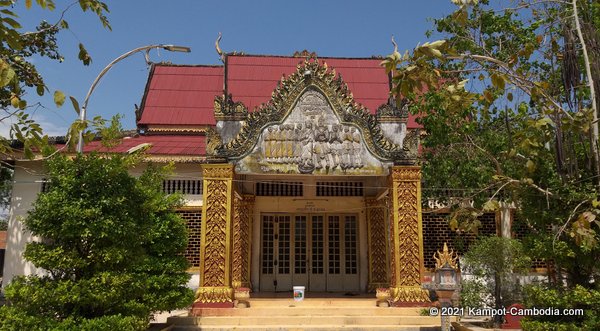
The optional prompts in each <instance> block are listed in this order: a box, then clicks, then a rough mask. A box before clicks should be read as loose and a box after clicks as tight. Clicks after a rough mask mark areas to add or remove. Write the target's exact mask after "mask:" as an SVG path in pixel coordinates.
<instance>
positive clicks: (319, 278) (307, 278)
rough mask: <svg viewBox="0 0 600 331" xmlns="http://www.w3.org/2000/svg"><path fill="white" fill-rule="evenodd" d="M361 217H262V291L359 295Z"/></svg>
mask: <svg viewBox="0 0 600 331" xmlns="http://www.w3.org/2000/svg"><path fill="white" fill-rule="evenodd" d="M358 238H359V236H358V216H357V215H356V214H262V215H261V251H260V252H261V261H260V263H261V264H260V290H261V291H291V290H292V286H305V287H306V289H307V291H314V292H325V291H327V292H333V291H359V289H360V284H359V263H358V260H359V258H358V251H359V243H358Z"/></svg>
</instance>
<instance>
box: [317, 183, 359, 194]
mask: <svg viewBox="0 0 600 331" xmlns="http://www.w3.org/2000/svg"><path fill="white" fill-rule="evenodd" d="M363 194H364V188H363V183H362V182H317V196H318V197H360V196H363Z"/></svg>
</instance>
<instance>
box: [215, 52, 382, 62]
mask: <svg viewBox="0 0 600 331" xmlns="http://www.w3.org/2000/svg"><path fill="white" fill-rule="evenodd" d="M225 55H226V56H242V57H278V58H298V59H300V60H302V59H305V58H306V57H305V56H294V55H269V54H246V53H244V54H240V53H236V52H230V53H225ZM316 59H317V60H318V59H340V60H384V59H385V56H383V55H372V56H370V57H343V56H319V54H317V57H316Z"/></svg>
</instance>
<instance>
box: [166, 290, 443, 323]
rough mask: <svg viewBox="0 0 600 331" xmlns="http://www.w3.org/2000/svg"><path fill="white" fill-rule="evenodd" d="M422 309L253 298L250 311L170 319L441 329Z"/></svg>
mask: <svg viewBox="0 0 600 331" xmlns="http://www.w3.org/2000/svg"><path fill="white" fill-rule="evenodd" d="M420 310H421V308H380V307H376V306H375V300H374V298H307V299H304V301H302V302H295V301H293V300H292V299H287V298H286V299H282V298H258V299H255V298H253V299H250V308H206V309H203V310H202V312H201V316H198V317H170V318H169V319H168V320H167V324H168V325H170V328H169V330H174V331H176V330H185V331H188V330H268V331H275V330H290V331H291V330H294V331H295V330H328V331H329V330H406V331H408V330H411V331H413V330H415V331H416V330H420V331H424V330H439V329H440V318H439V317H429V316H420V314H419V312H420Z"/></svg>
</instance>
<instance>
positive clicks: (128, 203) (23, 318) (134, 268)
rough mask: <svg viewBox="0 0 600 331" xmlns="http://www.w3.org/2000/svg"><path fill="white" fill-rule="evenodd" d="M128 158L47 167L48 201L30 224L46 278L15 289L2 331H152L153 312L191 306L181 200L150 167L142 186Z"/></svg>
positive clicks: (40, 203)
mask: <svg viewBox="0 0 600 331" xmlns="http://www.w3.org/2000/svg"><path fill="white" fill-rule="evenodd" d="M132 165H133V164H132V160H131V159H130V158H128V157H123V156H111V157H108V158H107V157H101V156H98V155H87V156H81V155H80V156H78V157H77V158H75V159H73V160H70V159H68V158H66V157H62V156H56V157H54V158H52V159H51V160H50V161H49V162H47V168H48V171H49V181H50V182H49V191H48V192H47V193H42V194H40V195H39V197H38V199H37V201H36V202H35V203H34V204H33V209H32V210H31V211H30V212H29V213H28V216H27V218H26V219H25V220H24V221H23V222H24V225H25V227H26V228H27V230H28V231H31V233H32V234H33V235H35V236H37V237H40V238H43V240H42V241H40V242H32V243H29V244H27V246H26V249H25V253H24V256H25V258H26V259H27V260H28V261H30V262H32V263H33V264H34V265H35V266H36V267H38V268H42V269H44V270H45V271H46V274H45V275H35V276H28V277H19V278H16V279H15V280H13V281H12V282H11V283H10V284H9V285H8V286H7V287H6V291H5V292H6V298H7V301H9V302H10V305H8V306H5V307H2V308H0V329H3V330H16V329H20V330H48V329H72V330H79V329H90V330H92V329H94V330H98V329H104V330H108V329H114V330H143V329H145V327H146V326H147V323H148V318H149V316H150V313H151V312H153V311H162V310H173V309H176V308H182V307H185V306H187V305H189V304H190V303H191V300H192V298H193V294H192V292H191V290H189V289H188V288H187V287H186V284H187V281H188V279H189V275H188V274H187V272H186V269H187V261H186V259H185V258H184V257H183V251H184V250H185V247H186V244H187V234H186V229H185V224H184V221H183V220H182V219H181V218H180V217H179V216H177V214H176V213H175V212H174V208H175V207H177V206H178V205H179V204H180V203H181V200H180V199H181V198H180V197H179V196H177V195H169V196H166V195H165V194H164V193H163V192H162V189H161V185H162V179H163V174H162V173H161V171H159V169H158V168H156V167H154V166H152V165H151V166H149V167H148V168H147V169H146V170H145V171H144V173H143V174H142V175H141V176H140V177H138V178H136V177H132V176H131V175H130V174H129V173H128V167H130V166H132Z"/></svg>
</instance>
